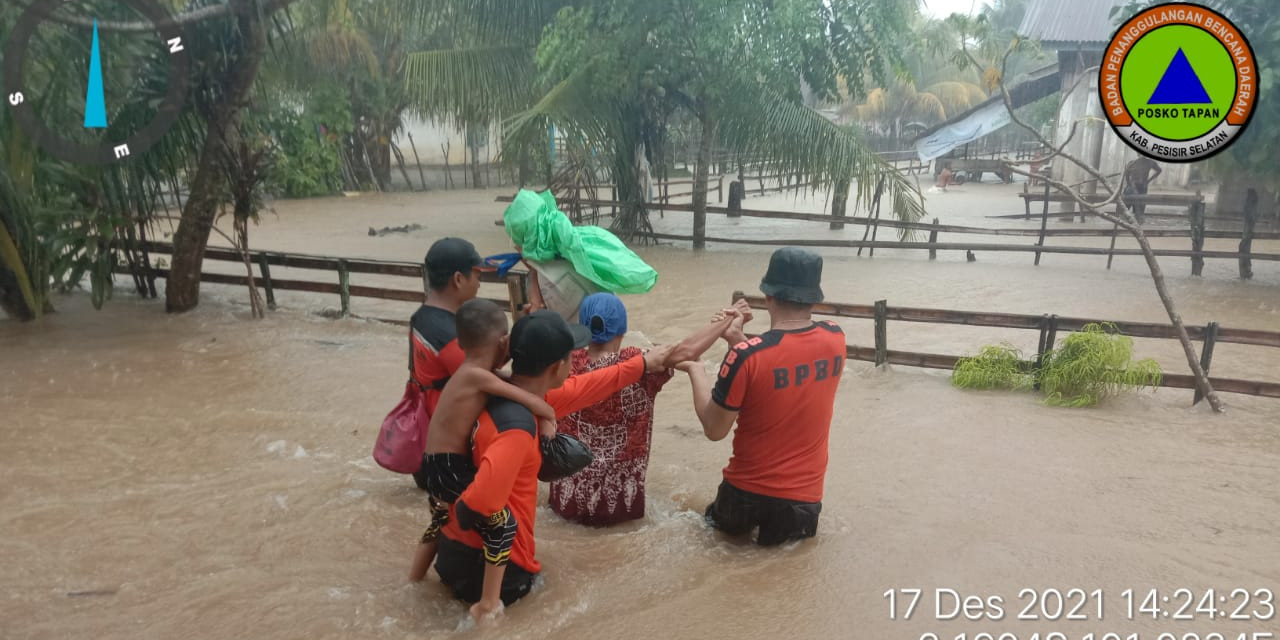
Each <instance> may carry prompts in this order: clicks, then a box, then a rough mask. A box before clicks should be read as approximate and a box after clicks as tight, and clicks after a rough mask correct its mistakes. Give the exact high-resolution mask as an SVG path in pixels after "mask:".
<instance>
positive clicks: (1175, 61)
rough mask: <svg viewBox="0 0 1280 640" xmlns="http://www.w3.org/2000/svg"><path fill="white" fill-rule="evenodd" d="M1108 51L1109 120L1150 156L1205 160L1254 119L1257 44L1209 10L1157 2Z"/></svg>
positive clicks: (1104, 92) (1103, 82)
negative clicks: (1253, 43) (1252, 43)
mask: <svg viewBox="0 0 1280 640" xmlns="http://www.w3.org/2000/svg"><path fill="white" fill-rule="evenodd" d="M1103 56H1104V57H1103V60H1102V66H1101V68H1100V70H1099V76H1100V77H1099V82H1098V91H1099V93H1100V94H1101V95H1100V98H1101V100H1102V106H1103V110H1104V111H1105V112H1106V114H1107V120H1108V121H1109V122H1110V123H1111V127H1112V128H1113V129H1115V131H1116V133H1117V134H1119V135H1120V137H1122V138H1124V140H1125V142H1127V143H1128V144H1129V146H1131V147H1133V148H1134V149H1136V150H1137V151H1138V152H1139V153H1141V154H1143V155H1145V156H1147V157H1150V158H1153V159H1155V160H1159V161H1162V162H1195V161H1197V160H1203V159H1205V158H1208V157H1210V156H1213V155H1215V154H1217V153H1221V152H1222V151H1223V150H1225V149H1226V148H1227V147H1228V146H1230V145H1231V143H1232V142H1234V141H1235V139H1236V138H1237V137H1238V136H1239V134H1240V132H1241V131H1243V130H1244V128H1245V126H1247V125H1248V124H1249V120H1250V118H1252V117H1253V106H1254V100H1255V98H1256V96H1257V92H1258V71H1257V64H1256V59H1255V58H1254V55H1253V49H1252V47H1250V46H1249V41H1248V39H1246V38H1245V36H1244V33H1242V32H1241V31H1240V29H1239V28H1237V27H1236V25H1234V24H1232V23H1231V21H1230V20H1229V19H1227V18H1226V16H1223V15H1222V14H1219V13H1217V12H1216V11H1214V10H1212V9H1209V8H1208V7H1203V6H1200V5H1197V4H1190V3H1183V2H1179V3H1170V4H1162V5H1158V6H1155V7H1151V8H1150V9H1147V10H1145V11H1143V12H1142V13H1139V14H1138V15H1136V16H1134V17H1132V18H1130V19H1129V20H1128V21H1127V22H1125V23H1124V24H1123V25H1121V26H1120V28H1119V29H1118V30H1117V31H1116V33H1115V35H1114V36H1113V37H1112V38H1111V42H1110V43H1109V44H1108V45H1107V49H1106V51H1105V52H1104V54H1103Z"/></svg>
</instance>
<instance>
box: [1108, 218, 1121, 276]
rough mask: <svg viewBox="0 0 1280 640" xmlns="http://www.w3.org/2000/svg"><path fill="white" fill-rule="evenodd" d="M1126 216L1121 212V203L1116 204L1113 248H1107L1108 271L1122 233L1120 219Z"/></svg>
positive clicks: (1112, 235)
mask: <svg viewBox="0 0 1280 640" xmlns="http://www.w3.org/2000/svg"><path fill="white" fill-rule="evenodd" d="M1123 215H1124V214H1123V213H1122V212H1121V211H1120V203H1119V202H1117V203H1116V221H1115V222H1113V223H1112V224H1111V246H1110V247H1108V248H1107V271H1110V270H1111V261H1112V260H1114V259H1115V257H1116V253H1115V251H1116V236H1117V235H1119V232H1120V218H1121V217H1122V216H1123Z"/></svg>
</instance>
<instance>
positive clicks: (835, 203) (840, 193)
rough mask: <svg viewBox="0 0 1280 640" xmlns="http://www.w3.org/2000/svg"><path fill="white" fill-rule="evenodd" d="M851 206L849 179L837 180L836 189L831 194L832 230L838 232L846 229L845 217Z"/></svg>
mask: <svg viewBox="0 0 1280 640" xmlns="http://www.w3.org/2000/svg"><path fill="white" fill-rule="evenodd" d="M848 205H849V180H848V179H847V178H845V179H841V180H836V184H835V187H833V189H832V194H831V217H832V218H833V220H832V222H831V230H832V231H838V230H840V229H843V228H844V216H845V212H846V211H847V210H848Z"/></svg>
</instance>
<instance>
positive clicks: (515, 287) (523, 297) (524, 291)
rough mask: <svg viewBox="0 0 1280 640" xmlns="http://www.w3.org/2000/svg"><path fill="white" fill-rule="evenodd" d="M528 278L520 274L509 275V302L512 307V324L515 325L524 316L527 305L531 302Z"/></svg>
mask: <svg viewBox="0 0 1280 640" xmlns="http://www.w3.org/2000/svg"><path fill="white" fill-rule="evenodd" d="M526 278H527V276H524V275H522V274H519V273H508V274H507V301H508V302H509V304H510V307H511V322H512V323H513V324H514V323H515V321H516V320H519V319H520V318H521V317H523V316H524V308H525V305H526V304H528V302H529V289H528V285H527V281H526Z"/></svg>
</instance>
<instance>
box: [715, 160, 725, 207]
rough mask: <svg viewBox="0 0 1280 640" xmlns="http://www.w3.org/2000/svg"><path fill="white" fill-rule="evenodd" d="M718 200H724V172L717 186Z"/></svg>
mask: <svg viewBox="0 0 1280 640" xmlns="http://www.w3.org/2000/svg"><path fill="white" fill-rule="evenodd" d="M716 202H724V172H723V168H722V171H721V173H720V182H719V186H717V187H716Z"/></svg>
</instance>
